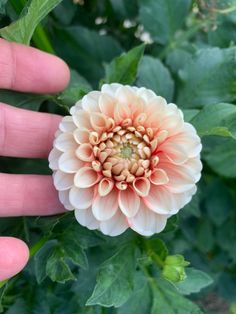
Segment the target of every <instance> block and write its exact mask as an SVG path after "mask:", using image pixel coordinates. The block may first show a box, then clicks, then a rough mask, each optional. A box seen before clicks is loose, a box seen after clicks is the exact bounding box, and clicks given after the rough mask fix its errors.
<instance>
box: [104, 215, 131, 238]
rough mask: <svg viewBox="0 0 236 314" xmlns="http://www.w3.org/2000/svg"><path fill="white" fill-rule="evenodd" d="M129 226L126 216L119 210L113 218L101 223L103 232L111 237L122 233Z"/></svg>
mask: <svg viewBox="0 0 236 314" xmlns="http://www.w3.org/2000/svg"><path fill="white" fill-rule="evenodd" d="M128 227H129V226H128V224H127V221H126V218H125V216H124V215H123V214H122V213H121V211H119V210H118V211H117V212H116V214H115V215H114V216H113V217H112V218H111V219H109V220H105V221H102V222H101V223H100V230H101V232H102V233H104V234H106V235H109V236H111V237H115V236H118V235H120V234H121V233H123V232H124V231H125V230H126V229H128Z"/></svg>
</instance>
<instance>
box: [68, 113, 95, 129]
mask: <svg viewBox="0 0 236 314" xmlns="http://www.w3.org/2000/svg"><path fill="white" fill-rule="evenodd" d="M72 117H73V121H74V123H75V124H76V126H77V127H78V128H85V129H88V130H91V129H92V126H91V123H90V119H89V117H90V116H89V112H87V111H85V110H78V111H76V112H75V114H74V115H73V116H72Z"/></svg>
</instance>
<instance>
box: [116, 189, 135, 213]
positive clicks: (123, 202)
mask: <svg viewBox="0 0 236 314" xmlns="http://www.w3.org/2000/svg"><path fill="white" fill-rule="evenodd" d="M118 202H119V207H120V209H121V211H122V212H123V214H124V215H125V216H126V217H133V216H135V215H136V213H137V212H138V210H139V206H140V198H139V196H138V195H137V193H136V192H135V191H134V190H133V189H132V188H131V187H128V188H127V189H126V190H125V191H119V196H118Z"/></svg>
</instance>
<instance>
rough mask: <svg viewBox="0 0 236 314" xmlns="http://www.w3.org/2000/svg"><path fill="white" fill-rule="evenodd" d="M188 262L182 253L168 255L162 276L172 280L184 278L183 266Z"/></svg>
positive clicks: (176, 280) (177, 280)
mask: <svg viewBox="0 0 236 314" xmlns="http://www.w3.org/2000/svg"><path fill="white" fill-rule="evenodd" d="M188 265H189V262H187V261H185V259H184V257H183V256H182V255H169V256H167V257H166V259H165V262H164V267H163V270H162V276H163V277H164V278H165V279H167V280H169V281H172V282H179V281H183V280H184V279H185V278H186V274H185V267H186V266H188Z"/></svg>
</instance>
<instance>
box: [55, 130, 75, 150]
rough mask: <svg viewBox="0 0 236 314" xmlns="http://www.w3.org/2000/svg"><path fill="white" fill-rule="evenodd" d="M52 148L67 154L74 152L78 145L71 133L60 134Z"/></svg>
mask: <svg viewBox="0 0 236 314" xmlns="http://www.w3.org/2000/svg"><path fill="white" fill-rule="evenodd" d="M54 146H55V147H56V148H57V149H58V150H60V151H62V152H68V151H69V150H75V149H76V148H77V147H78V144H77V143H76V142H75V140H74V137H73V135H72V134H71V133H62V134H60V135H59V136H58V137H57V138H56V139H55V141H54Z"/></svg>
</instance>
